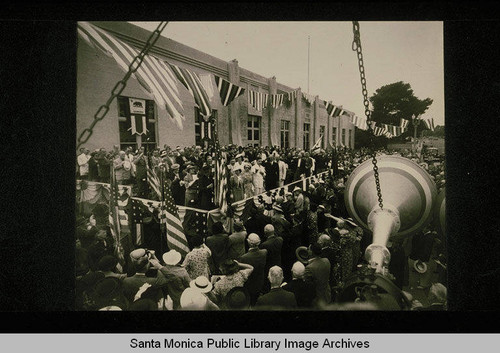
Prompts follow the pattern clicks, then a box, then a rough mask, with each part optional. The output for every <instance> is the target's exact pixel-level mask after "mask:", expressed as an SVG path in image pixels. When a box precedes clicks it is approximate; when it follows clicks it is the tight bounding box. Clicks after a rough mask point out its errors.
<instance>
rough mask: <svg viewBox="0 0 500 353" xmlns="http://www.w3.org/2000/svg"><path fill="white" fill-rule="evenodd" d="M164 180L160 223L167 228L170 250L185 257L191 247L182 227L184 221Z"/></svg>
mask: <svg viewBox="0 0 500 353" xmlns="http://www.w3.org/2000/svg"><path fill="white" fill-rule="evenodd" d="M163 179H164V181H163V185H162V189H163V190H162V191H163V198H162V201H161V206H160V222H161V223H163V224H165V226H166V228H167V245H168V248H169V249H170V250H177V251H178V252H180V253H181V255H182V256H185V255H186V254H187V253H188V252H189V246H188V241H187V239H186V235H185V234H184V228H183V227H182V221H181V219H180V217H179V209H178V208H177V206H176V205H175V201H174V197H173V196H172V191H171V190H170V186H169V185H168V183H167V180H166V178H163Z"/></svg>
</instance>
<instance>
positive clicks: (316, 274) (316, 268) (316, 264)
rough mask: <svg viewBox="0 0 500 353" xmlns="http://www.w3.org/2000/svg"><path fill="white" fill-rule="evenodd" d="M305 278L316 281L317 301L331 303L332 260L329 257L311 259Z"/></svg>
mask: <svg viewBox="0 0 500 353" xmlns="http://www.w3.org/2000/svg"><path fill="white" fill-rule="evenodd" d="M304 278H305V279H306V280H310V281H312V282H313V283H314V288H315V289H316V300H317V301H323V302H324V303H330V301H331V299H332V294H331V289H330V283H329V278H330V261H328V259H325V258H322V257H316V258H313V259H311V260H310V262H309V264H308V265H307V266H306V272H305V274H304Z"/></svg>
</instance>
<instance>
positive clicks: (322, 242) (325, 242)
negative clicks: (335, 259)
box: [318, 234, 331, 247]
mask: <svg viewBox="0 0 500 353" xmlns="http://www.w3.org/2000/svg"><path fill="white" fill-rule="evenodd" d="M330 241H331V238H330V237H329V236H328V234H321V235H320V236H319V238H318V243H319V245H321V246H322V247H324V246H326V245H328V244H329V243H330Z"/></svg>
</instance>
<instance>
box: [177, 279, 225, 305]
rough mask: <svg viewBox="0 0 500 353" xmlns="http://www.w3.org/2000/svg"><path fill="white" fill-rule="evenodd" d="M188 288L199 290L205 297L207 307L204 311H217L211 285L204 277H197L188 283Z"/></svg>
mask: <svg viewBox="0 0 500 353" xmlns="http://www.w3.org/2000/svg"><path fill="white" fill-rule="evenodd" d="M189 287H190V288H193V289H196V290H199V291H200V292H201V293H202V294H203V295H204V296H206V297H207V305H206V307H205V310H219V307H218V306H217V305H216V304H215V301H216V299H217V298H216V296H215V294H214V293H213V292H212V289H213V285H212V283H211V282H210V281H209V280H208V278H207V277H205V276H198V277H196V278H195V279H193V280H192V281H191V282H190V283H189ZM181 306H182V296H181Z"/></svg>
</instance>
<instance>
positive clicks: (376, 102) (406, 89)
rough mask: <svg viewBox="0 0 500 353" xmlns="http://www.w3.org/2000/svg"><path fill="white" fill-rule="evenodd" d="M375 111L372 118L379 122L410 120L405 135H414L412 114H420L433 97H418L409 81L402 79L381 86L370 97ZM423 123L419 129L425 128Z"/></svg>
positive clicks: (392, 123) (390, 122) (391, 122)
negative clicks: (405, 81) (421, 98)
mask: <svg viewBox="0 0 500 353" xmlns="http://www.w3.org/2000/svg"><path fill="white" fill-rule="evenodd" d="M370 102H371V103H372V107H373V112H372V119H373V120H374V121H376V122H377V123H384V124H390V125H397V126H399V124H400V123H401V119H407V120H410V124H409V126H408V132H407V133H406V134H404V135H407V134H409V135H410V136H411V135H413V124H412V122H411V117H412V115H415V116H420V115H422V114H424V113H425V111H426V110H427V109H428V108H429V106H430V105H431V104H432V99H431V98H425V99H423V100H420V99H418V98H417V97H415V95H414V94H413V90H412V89H411V86H410V84H409V83H404V82H402V81H399V82H395V83H391V84H388V85H385V86H382V87H380V88H379V89H377V90H376V91H375V94H374V95H373V96H372V97H370ZM422 125H423V124H420V125H419V126H418V128H417V129H418V130H419V131H421V130H423V129H424V126H422Z"/></svg>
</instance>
